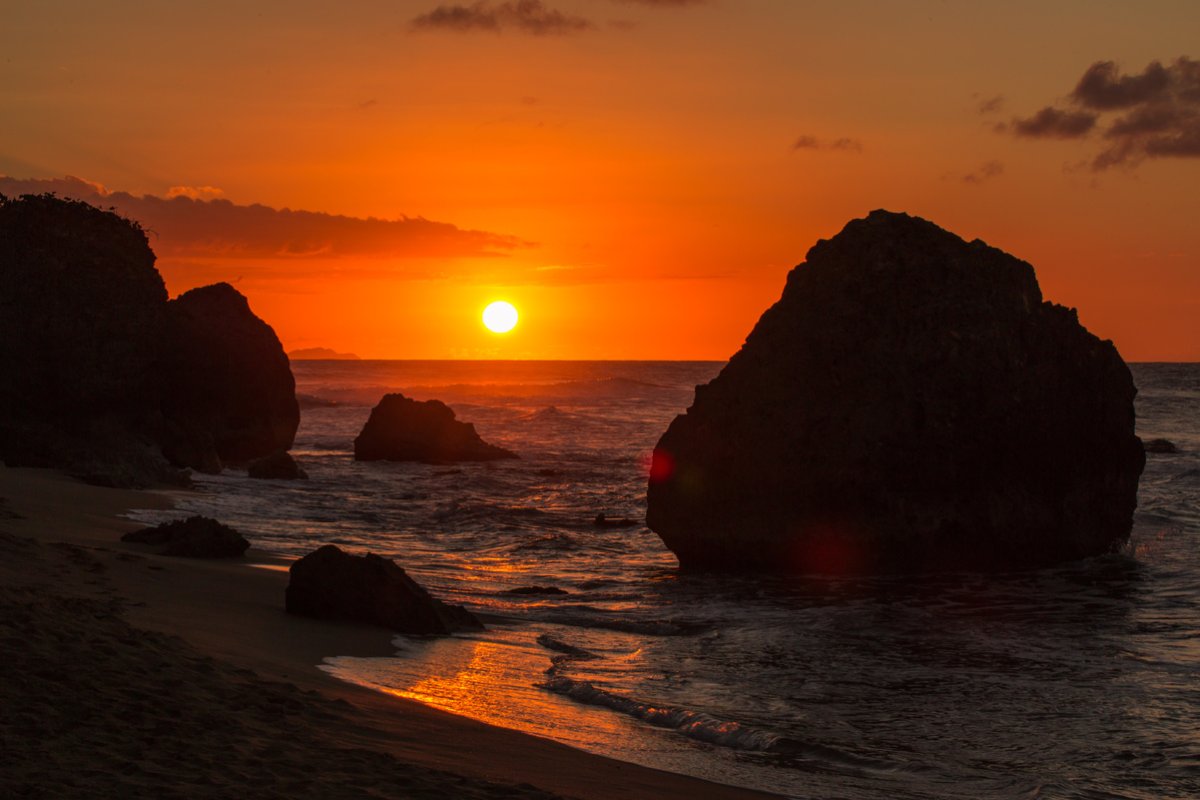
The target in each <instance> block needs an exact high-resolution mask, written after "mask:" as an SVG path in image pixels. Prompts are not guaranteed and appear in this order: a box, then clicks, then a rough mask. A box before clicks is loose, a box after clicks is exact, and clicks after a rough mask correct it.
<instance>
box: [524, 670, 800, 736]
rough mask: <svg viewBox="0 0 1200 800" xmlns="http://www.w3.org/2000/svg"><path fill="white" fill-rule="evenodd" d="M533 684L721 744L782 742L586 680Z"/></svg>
mask: <svg viewBox="0 0 1200 800" xmlns="http://www.w3.org/2000/svg"><path fill="white" fill-rule="evenodd" d="M535 685H536V686H537V687H538V688H541V689H545V690H547V691H550V692H554V693H555V694H560V695H563V696H565V697H569V698H571V699H572V700H574V701H576V702H577V703H584V704H586V705H592V706H601V707H603V708H609V709H612V710H613V711H616V712H618V713H621V714H626V715H628V716H631V717H634V718H635V719H639V720H641V721H642V722H646V723H649V724H651V725H654V726H657V727H659V728H671V729H673V730H675V731H677V732H678V733H681V734H683V735H684V736H687V737H688V738H690V739H695V740H697V741H701V742H707V743H708V744H715V745H719V746H721V747H731V748H733V749H735V750H749V751H755V752H762V753H766V752H772V751H775V750H777V749H778V747H779V745H780V743H781V742H782V741H783V737H781V736H779V735H777V734H774V733H770V732H769V731H763V730H758V729H755V728H750V727H747V726H745V725H741V724H739V723H737V722H731V721H728V720H721V719H717V718H716V717H714V716H712V715H711V714H706V713H704V712H703V711H692V710H690V709H686V708H675V707H672V706H659V705H655V704H653V703H644V702H642V701H640V700H636V699H634V698H632V697H626V696H624V695H619V694H614V693H613V692H610V691H607V690H605V689H601V688H599V687H597V686H594V685H593V684H591V683H589V682H588V681H575V680H571V679H570V678H564V677H561V676H559V677H552V678H550V679H548V680H546V681H544V682H542V683H538V684H535Z"/></svg>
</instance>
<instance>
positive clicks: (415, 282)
mask: <svg viewBox="0 0 1200 800" xmlns="http://www.w3.org/2000/svg"><path fill="white" fill-rule="evenodd" d="M1148 2H1149V6H1147V5H1146V4H1140V5H1139V6H1138V7H1137V8H1134V7H1132V6H1131V7H1130V8H1129V9H1122V10H1118V11H1114V12H1113V13H1112V14H1107V15H1097V14H1094V13H1092V12H1093V10H1092V8H1091V5H1090V4H1089V3H1087V2H1086V0H1064V2H1062V3H1058V4H1054V5H1053V7H1046V6H1045V4H1040V5H1037V6H1036V7H1034V6H1029V7H1025V6H1022V5H1021V4H1018V6H1019V7H1013V6H1012V5H1011V4H1008V5H1003V6H1001V5H995V6H993V5H989V4H973V5H971V6H970V7H969V8H968V7H963V8H957V9H955V10H953V11H950V10H947V8H946V7H945V6H944V4H940V3H930V4H929V8H928V9H925V11H922V13H910V12H906V11H904V10H902V9H899V8H890V7H889V8H875V7H872V12H871V13H870V14H866V15H864V14H863V13H862V10H861V9H859V8H857V6H856V4H854V3H845V4H825V5H819V6H817V7H813V6H812V5H811V4H799V3H773V4H745V5H742V4H731V3H706V2H699V3H677V4H676V3H620V4H616V3H614V4H597V3H594V2H590V0H589V1H588V2H585V0H546V4H545V5H546V6H547V8H552V9H553V10H555V11H558V12H561V13H562V14H564V15H567V16H569V17H571V18H578V19H584V20H586V21H587V22H588V23H589V24H586V25H582V26H576V27H574V28H570V29H562V30H551V31H542V32H541V33H542V34H543V35H530V34H531V31H528V30H524V29H521V28H520V27H511V26H509V27H506V28H505V29H504V30H499V31H495V30H493V31H485V32H480V31H477V30H469V29H453V28H437V29H428V28H422V29H414V28H413V27H412V25H411V23H412V20H413V19H415V18H417V17H418V16H419V15H420V14H422V13H425V12H427V11H428V10H429V9H430V8H431V7H432V6H434V5H436V3H434V2H432V0H400V2H398V3H387V4H383V3H366V4H362V6H361V7H360V8H357V9H356V13H355V14H348V15H342V16H338V17H331V16H330V15H328V14H327V13H325V12H324V11H322V9H321V8H319V7H318V6H311V7H310V6H304V5H302V6H300V7H288V8H286V9H285V8H283V7H280V8H279V9H261V10H258V11H256V13H255V14H253V15H251V14H247V13H245V12H243V11H241V10H239V9H237V8H235V7H232V6H229V7H227V6H223V5H213V6H211V7H208V6H206V7H204V8H203V9H195V8H190V7H184V6H180V5H177V4H159V5H157V6H155V7H154V8H153V9H152V10H151V11H146V10H145V9H143V8H141V7H138V8H136V9H135V8H133V7H129V6H127V5H126V4H124V3H121V2H118V3H117V4H115V5H109V6H103V7H101V6H96V5H95V4H88V3H82V2H78V3H75V4H74V6H73V7H72V8H71V9H70V13H69V14H64V13H63V9H62V7H61V5H54V6H46V5H45V4H24V5H23V6H21V7H20V8H16V9H12V10H11V11H10V12H9V13H8V14H7V17H6V20H5V22H6V24H5V26H4V30H3V31H0V38H3V41H4V44H5V59H4V60H3V63H0V79H2V80H3V85H4V86H5V87H7V88H6V90H5V92H4V93H3V96H0V116H2V118H3V119H4V120H5V121H6V126H5V138H4V143H3V147H0V175H8V176H13V177H14V178H18V179H25V178H37V179H42V180H44V181H49V182H50V184H53V185H52V186H50V188H52V189H55V190H65V189H66V188H67V187H68V185H69V186H70V188H71V189H72V190H78V191H85V192H86V191H90V192H92V194H93V196H94V197H95V198H96V201H97V202H98V203H99V204H101V205H115V206H118V207H128V208H130V209H133V211H131V212H130V213H134V214H137V215H146V219H147V220H148V224H147V227H148V228H149V229H150V230H151V231H152V233H151V236H150V241H151V245H152V246H153V247H154V248H155V251H156V252H157V254H158V256H159V262H158V263H159V268H160V270H161V271H162V273H163V275H164V278H165V280H166V283H167V286H168V289H169V291H170V292H171V293H172V294H178V293H180V292H182V291H185V290H187V289H189V288H193V287H195V286H198V285H203V284H206V283H212V282H214V281H218V280H224V281H229V282H230V283H233V284H234V285H236V286H237V288H238V289H239V290H241V291H242V292H243V293H244V294H245V295H247V297H249V299H250V302H251V306H252V308H253V309H254V310H255V312H256V313H258V314H259V315H260V316H261V317H263V318H264V319H265V320H266V321H267V322H269V323H270V324H271V325H272V326H273V327H274V328H275V330H276V332H277V333H278V334H279V336H280V338H281V340H282V341H283V343H284V346H285V347H286V348H287V349H289V350H291V349H300V348H309V347H327V348H331V349H333V350H337V351H341V352H353V353H357V354H359V355H360V356H363V357H373V358H557V359H572V358H579V359H590V358H612V359H639V358H640V359H713V360H723V359H726V358H728V357H729V356H730V355H731V354H733V353H734V352H735V351H736V350H737V349H738V347H739V346H740V345H741V342H742V341H743V339H744V338H745V336H746V335H747V333H749V331H750V330H751V328H752V327H753V326H754V324H755V322H756V321H757V319H758V318H759V316H760V315H761V314H762V313H763V312H764V311H765V310H766V309H767V308H768V307H769V306H770V305H771V304H772V303H773V302H774V301H775V300H776V299H777V298H778V297H779V294H780V292H781V291H782V289H783V286H784V281H785V279H786V275H787V272H788V270H790V269H791V268H792V267H793V266H794V265H796V264H798V263H800V262H801V261H803V260H804V257H805V254H806V252H807V250H808V249H809V248H810V247H811V246H812V245H813V244H814V243H816V242H817V241H818V240H819V239H821V238H824V237H829V236H831V235H833V234H835V233H837V232H838V231H839V230H840V229H841V228H842V226H843V225H844V224H845V223H846V222H847V221H848V220H850V219H853V218H858V217H862V216H865V215H866V214H867V213H868V212H870V211H871V210H873V209H876V208H886V209H889V210H893V211H905V212H908V213H911V214H916V215H919V216H922V217H925V218H927V219H930V220H932V221H933V222H935V223H937V224H938V225H940V226H942V227H943V228H946V229H947V230H950V231H952V232H954V233H956V234H958V235H960V236H963V237H964V238H966V239H973V238H981V239H983V240H985V241H987V242H988V243H989V244H992V245H994V246H996V247H999V248H1001V249H1003V250H1005V251H1007V252H1009V253H1012V254H1013V255H1015V256H1017V257H1019V258H1022V259H1024V260H1026V261H1029V262H1030V263H1031V264H1033V265H1034V267H1035V268H1036V269H1037V274H1038V280H1039V282H1040V283H1041V286H1042V289H1043V293H1044V295H1045V296H1046V298H1047V299H1049V300H1051V301H1053V302H1056V303H1060V304H1063V305H1066V306H1071V307H1074V308H1077V309H1078V310H1079V314H1080V319H1081V321H1082V322H1083V323H1084V324H1085V325H1086V326H1087V327H1088V329H1089V330H1091V331H1092V332H1093V333H1095V334H1096V335H1098V336H1100V337H1103V338H1108V339H1112V340H1114V342H1115V343H1116V345H1117V347H1118V348H1119V350H1120V351H1121V353H1122V355H1123V356H1124V357H1125V358H1126V359H1127V360H1131V361H1142V360H1200V228H1198V227H1197V226H1196V224H1195V220H1194V218H1195V202H1194V198H1193V195H1194V190H1193V186H1194V185H1195V184H1196V183H1197V180H1198V179H1200V159H1196V158H1188V157H1185V156H1187V155H1189V152H1188V151H1187V148H1186V147H1185V146H1184V145H1186V141H1187V140H1186V137H1184V138H1179V137H1177V138H1178V141H1175V140H1173V139H1172V140H1169V141H1158V140H1153V139H1152V138H1150V136H1151V135H1150V134H1148V133H1145V132H1142V133H1135V134H1121V133H1120V131H1121V130H1124V129H1127V128H1130V126H1128V125H1126V126H1124V128H1122V127H1121V126H1120V125H1118V124H1117V123H1119V122H1120V120H1122V119H1123V117H1122V114H1135V113H1137V112H1140V111H1144V110H1145V109H1146V108H1147V106H1144V105H1133V106H1129V105H1127V106H1122V107H1121V108H1110V107H1108V106H1105V105H1104V103H1106V102H1107V101H1105V100H1104V99H1103V98H1101V99H1100V101H1094V102H1093V104H1092V105H1090V106H1089V105H1088V102H1089V101H1088V98H1087V97H1085V96H1083V95H1080V94H1079V92H1078V91H1077V90H1076V89H1077V86H1078V83H1079V81H1080V76H1081V75H1083V74H1084V71H1085V70H1087V69H1088V68H1089V66H1091V65H1094V64H1096V63H1102V62H1103V61H1105V60H1112V61H1113V62H1114V64H1115V66H1114V69H1115V70H1117V72H1115V73H1113V74H1116V75H1119V76H1124V77H1125V78H1131V79H1136V77H1137V76H1138V75H1139V74H1141V71H1142V70H1144V69H1147V68H1148V65H1151V64H1154V63H1159V64H1160V65H1162V66H1163V69H1165V70H1167V71H1171V70H1175V72H1170V74H1171V75H1172V76H1176V77H1177V74H1176V73H1178V72H1179V69H1178V68H1177V64H1179V63H1183V62H1179V61H1177V60H1178V59H1180V58H1181V57H1184V58H1188V57H1189V56H1190V55H1191V53H1190V52H1189V51H1190V50H1191V49H1192V48H1194V47H1195V43H1194V41H1193V40H1194V38H1195V37H1194V35H1193V32H1194V31H1195V30H1196V29H1197V28H1198V27H1200V6H1195V7H1188V8H1182V7H1181V6H1179V4H1177V3H1175V4H1168V3H1165V2H1163V3H1161V4H1160V3H1156V2H1155V0H1148ZM1156 7H1157V8H1156ZM602 9H603V10H602ZM1148 9H1156V10H1148ZM926 11H927V12H928V13H925V12H926ZM605 15H611V16H612V18H611V19H609V18H608V17H607V16H605ZM64 20H68V22H65V23H64ZM610 23H616V24H610ZM1130 30H1136V31H1137V32H1138V35H1137V36H1130V35H1129V31H1130ZM281 31H284V32H286V35H285V36H280V35H279V34H280V32H281ZM5 34H8V35H7V36H5ZM96 41H104V42H107V43H109V45H110V46H107V47H106V48H104V54H103V57H102V58H98V57H97V55H96V50H95V42H96ZM214 47H216V48H218V49H219V50H220V52H221V53H222V54H223V55H222V58H220V59H215V60H214V59H213V58H212V57H211V53H212V52H214V50H213V48H214ZM1018 51H1020V52H1034V53H1039V54H1041V57H1040V58H1038V59H1013V58H1012V57H1011V56H1012V53H1013V52H1018ZM1186 63H1192V62H1191V61H1187V62H1186ZM416 75H419V76H421V78H420V79H419V80H414V77H413V76H416ZM1176 77H1172V80H1176ZM1121 85H1126V84H1121ZM1129 85H1138V84H1137V81H1136V80H1134V82H1133V83H1132V84H1129ZM1171 87H1172V88H1170V93H1169V96H1164V97H1165V99H1164V97H1157V96H1156V99H1155V100H1154V102H1156V103H1160V102H1168V101H1169V103H1173V104H1175V105H1174V106H1172V108H1175V110H1176V111H1178V112H1179V113H1177V114H1175V115H1174V117H1172V118H1173V119H1174V118H1178V119H1191V118H1193V117H1194V115H1193V116H1189V114H1192V112H1197V111H1198V110H1197V108H1196V106H1194V105H1189V103H1192V102H1193V101H1192V100H1190V99H1188V98H1190V97H1191V95H1189V94H1188V93H1187V92H1185V91H1182V90H1180V88H1179V87H1177V86H1175V84H1171ZM1184 88H1186V87H1184ZM1134 100H1137V98H1134ZM1101 101H1103V102H1101ZM1096 102H1099V103H1100V104H1099V106H1097V105H1096ZM1130 102H1133V100H1130V98H1129V96H1128V93H1126V95H1122V99H1121V103H1125V104H1128V103H1130ZM1110 105H1111V104H1110ZM1118 105H1119V104H1118ZM1041 109H1050V110H1051V112H1052V113H1051V114H1050V115H1049V116H1045V115H1043V117H1041V118H1039V117H1037V114H1039V113H1040V110H1041ZM1185 112H1186V113H1185ZM1055 113H1057V114H1058V115H1059V116H1058V117H1055V116H1054V114H1055ZM1198 113H1200V112H1198ZM1064 114H1065V115H1067V116H1066V118H1073V119H1078V120H1082V121H1083V123H1084V124H1082V125H1080V126H1078V127H1077V128H1075V129H1070V128H1064V127H1058V128H1055V127H1053V125H1050V124H1049V123H1047V122H1046V121H1047V120H1051V121H1053V120H1054V119H1060V120H1061V119H1062V118H1064V117H1063V115H1064ZM1071 114H1074V115H1075V116H1074V117H1071V116H1070V115H1071ZM1038 119H1041V120H1042V121H1041V122H1037V120H1038ZM131 130H134V131H136V133H135V134H131V133H130V131H131ZM1172 131H1173V132H1174V133H1178V132H1179V131H1176V130H1175V129H1172ZM1139 136H1140V137H1141V138H1138V137H1139ZM1114 137H1115V138H1114ZM1172 142H1175V144H1174V145H1172ZM1114 143H1115V144H1117V145H1120V146H1121V147H1123V148H1124V150H1121V149H1119V148H1118V149H1117V150H1116V151H1114V150H1113V147H1114V146H1115V145H1114ZM1172 147H1174V150H1172ZM1113 152H1116V153H1117V154H1118V156H1119V158H1118V159H1117V161H1115V162H1114V163H1113V164H1111V165H1110V166H1103V165H1100V166H1098V159H1099V157H1100V156H1102V155H1104V154H1105V153H1108V154H1109V155H1110V156H1111V155H1112V153H1113ZM68 175H76V176H79V178H80V180H78V181H75V182H73V183H71V182H68V181H64V176H68ZM6 180H7V179H4V178H0V191H5V192H8V193H11V192H13V191H15V190H14V189H13V188H12V186H15V185H18V184H19V185H27V184H28V183H29V182H28V181H24V182H22V181H19V180H18V181H15V182H14V181H11V180H8V182H7V183H6ZM5 187H8V188H5ZM139 218H140V217H139ZM498 297H505V298H508V299H509V300H510V301H511V302H513V304H514V305H515V306H516V307H517V308H519V309H521V311H522V312H523V314H522V320H521V323H520V324H519V325H518V326H517V327H516V328H514V329H513V330H512V331H510V332H509V333H506V334H503V335H496V334H492V333H489V332H488V331H487V330H486V329H485V328H484V327H482V326H481V325H480V324H479V323H478V314H479V309H481V308H482V306H483V305H484V304H486V303H487V302H490V301H491V300H493V299H496V298H498Z"/></svg>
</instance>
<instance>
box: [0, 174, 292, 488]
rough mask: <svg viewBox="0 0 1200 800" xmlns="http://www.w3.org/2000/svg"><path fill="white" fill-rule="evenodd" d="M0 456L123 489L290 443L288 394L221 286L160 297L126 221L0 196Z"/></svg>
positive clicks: (264, 347)
mask: <svg viewBox="0 0 1200 800" xmlns="http://www.w3.org/2000/svg"><path fill="white" fill-rule="evenodd" d="M0 370H2V371H3V374H4V376H5V380H4V381H0V459H2V460H4V461H6V462H7V463H9V464H11V465H14V466H20V465H25V466H55V467H63V468H67V469H71V470H73V471H76V472H81V473H83V474H86V475H88V476H89V477H90V478H91V479H92V480H94V481H96V482H100V483H111V484H116V485H135V484H144V483H148V482H153V481H157V480H163V479H168V478H170V477H171V476H172V472H173V471H171V470H169V469H168V467H167V464H166V462H165V461H164V460H163V455H164V454H165V455H166V456H167V458H168V459H169V460H170V461H171V462H172V463H173V464H175V465H176V466H180V467H192V468H195V469H201V470H206V471H218V470H220V468H221V466H222V464H223V463H224V462H229V463H244V462H246V461H249V460H250V459H253V458H258V457H262V456H266V455H269V454H271V453H273V452H275V451H276V450H280V449H287V447H288V446H290V445H291V442H292V437H293V436H294V434H295V431H296V427H297V425H298V423H299V409H298V407H297V405H296V397H295V384H294V381H293V379H292V375H291V369H290V367H289V365H288V360H287V357H286V356H285V355H284V354H283V348H282V347H281V346H280V344H279V340H278V339H276V337H275V334H274V332H273V331H272V330H271V328H270V326H269V325H267V324H266V323H264V322H263V321H262V320H260V319H258V318H257V317H256V316H254V314H253V313H251V311H250V309H249V306H248V305H247V303H246V299H245V298H244V297H242V295H240V294H239V293H238V292H237V291H236V290H235V289H233V288H232V287H231V286H229V285H227V284H218V285H216V286H209V287H205V288H202V289H195V290H192V291H191V292H188V293H187V294H185V295H183V296H182V297H180V298H178V299H177V300H174V301H171V302H170V303H168V302H167V293H166V289H165V287H164V285H163V281H162V278H161V277H160V276H159V274H158V272H157V270H155V268H154V253H153V252H152V251H151V250H150V247H149V245H148V243H147V240H146V235H145V233H144V232H143V231H142V229H141V227H140V226H139V225H138V224H137V223H136V222H131V221H129V220H126V219H122V218H121V217H119V216H117V215H116V214H114V213H111V212H107V211H101V210H100V209H97V208H94V207H92V206H90V205H88V204H86V203H82V202H78V201H72V200H63V199H60V198H57V197H54V196H52V195H25V196H23V197H20V198H17V199H13V200H10V199H7V198H3V197H0Z"/></svg>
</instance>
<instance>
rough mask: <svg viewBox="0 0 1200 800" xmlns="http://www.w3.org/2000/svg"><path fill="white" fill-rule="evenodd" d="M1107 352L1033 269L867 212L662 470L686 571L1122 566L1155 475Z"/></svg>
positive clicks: (703, 395) (1125, 376)
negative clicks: (1093, 560) (1048, 294)
mask: <svg viewBox="0 0 1200 800" xmlns="http://www.w3.org/2000/svg"><path fill="white" fill-rule="evenodd" d="M1135 393H1136V389H1135V388H1134V386H1133V380H1132V378H1131V376H1130V373H1129V369H1128V368H1127V367H1126V366H1125V363H1124V362H1123V361H1122V360H1121V357H1120V356H1119V355H1118V353H1117V351H1116V349H1115V348H1114V347H1113V345H1112V343H1111V342H1107V341H1101V340H1100V339H1098V338H1096V337H1095V336H1093V335H1092V334H1090V333H1088V332H1087V331H1086V330H1085V329H1084V328H1083V327H1082V326H1080V324H1079V322H1078V320H1077V318H1076V314H1075V311H1074V310H1072V309H1067V308H1063V307H1061V306H1057V305H1053V304H1051V303H1047V302H1043V300H1042V295H1041V290H1040V289H1039V288H1038V284H1037V280H1036V278H1035V277H1034V272H1033V268H1032V267H1031V266H1030V265H1029V264H1027V263H1025V262H1023V261H1019V260H1017V259H1015V258H1013V257H1012V256H1009V255H1007V254H1005V253H1003V252H1001V251H1000V250H997V249H995V248H992V247H989V246H987V245H986V244H984V243H983V242H981V241H974V242H971V243H967V242H965V241H963V240H962V239H959V238H958V237H957V236H954V235H953V234H950V233H947V232H946V231H944V230H942V229H940V228H938V227H937V226H936V225H933V224H932V223H930V222H927V221H925V220H922V219H918V218H915V217H909V216H907V215H904V214H892V213H888V212H884V211H876V212H873V213H872V214H871V215H870V216H869V217H867V218H866V219H860V220H854V221H852V222H850V223H849V224H848V225H847V226H846V227H845V229H844V230H843V231H842V232H841V233H840V234H838V235H837V236H836V237H834V238H833V239H831V240H828V241H821V242H818V243H817V244H816V245H815V246H814V247H813V248H812V249H811V250H810V251H809V253H808V259H807V261H806V263H804V264H801V265H800V266H798V267H796V268H795V269H793V270H792V272H791V273H790V274H789V275H788V279H787V285H786V287H785V288H784V291H783V296H782V298H781V299H780V300H779V302H777V303H776V304H775V305H774V306H772V307H771V308H770V309H768V310H767V311H766V312H765V313H764V314H763V316H762V318H761V319H760V320H759V322H758V324H757V325H756V326H755V328H754V330H753V331H752V332H751V333H750V335H749V337H748V338H747V339H746V343H745V345H744V346H743V347H742V349H741V350H740V351H739V352H738V353H737V354H735V355H734V356H733V358H732V359H731V360H730V361H729V363H728V364H727V365H726V366H725V368H724V369H723V370H722V371H721V373H720V374H719V375H718V376H717V377H716V378H715V379H714V380H713V381H712V382H710V383H709V384H707V385H705V386H699V387H697V389H696V397H695V401H694V404H693V405H692V407H691V408H689V409H688V411H687V413H686V414H685V415H682V416H679V417H676V418H675V420H674V422H672V423H671V425H670V427H669V428H668V429H667V431H666V433H664V434H663V436H662V438H661V439H660V441H659V443H658V447H657V450H656V452H655V456H654V460H653V463H652V466H651V481H650V485H649V489H648V495H647V500H648V512H647V523H648V525H649V526H650V528H652V529H653V530H654V531H655V532H657V533H658V534H659V535H660V536H661V537H662V539H663V541H664V542H665V543H666V544H667V546H668V547H669V548H670V549H671V550H672V551H674V553H675V554H676V555H677V556H678V558H679V561H680V564H681V565H682V566H684V567H689V568H700V569H711V570H758V571H790V572H870V571H898V570H943V569H960V568H962V569H977V570H1001V569H1008V568H1015V567H1026V566H1038V565H1044V564H1051V563H1055V562H1060V561H1066V560H1071V559H1076V558H1080V557H1084V556H1090V555H1095V554H1100V553H1107V552H1111V551H1113V550H1114V549H1116V548H1117V547H1118V546H1119V545H1120V544H1121V543H1122V542H1124V541H1125V540H1126V539H1127V537H1128V535H1129V530H1130V526H1131V524H1132V518H1133V511H1134V508H1135V507H1136V504H1137V487H1138V477H1139V475H1140V474H1141V471H1142V467H1143V465H1144V463H1145V456H1144V454H1143V451H1142V446H1141V442H1140V441H1139V440H1138V438H1137V437H1136V436H1135V435H1134V413H1133V398H1134V395H1135Z"/></svg>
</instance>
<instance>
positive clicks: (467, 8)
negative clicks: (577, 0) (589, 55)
mask: <svg viewBox="0 0 1200 800" xmlns="http://www.w3.org/2000/svg"><path fill="white" fill-rule="evenodd" d="M613 1H614V2H616V3H620V4H623V5H638V6H649V7H652V8H683V7H686V6H697V5H702V4H704V3H706V2H708V0H613ZM613 25H614V26H615V27H617V28H625V29H628V28H631V27H633V24H632V23H630V22H628V21H617V22H615V23H613ZM411 27H412V29H413V30H414V31H450V32H453V33H474V32H478V31H490V32H492V33H500V32H501V31H506V30H513V31H517V32H519V33H525V34H529V35H531V36H569V35H571V34H575V33H583V32H584V31H589V30H592V29H594V28H596V27H597V25H596V23H595V22H593V21H592V20H590V19H588V18H587V17H581V16H578V15H576V14H569V13H566V12H563V11H559V10H558V9H556V8H553V7H551V6H548V5H546V4H545V3H543V2H542V0H504V2H492V1H491V0H476V2H474V3H447V4H442V5H439V6H436V7H435V8H434V9H433V10H432V11H427V12H425V13H424V14H421V15H419V16H417V17H414V18H413V20H412V22H411Z"/></svg>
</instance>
